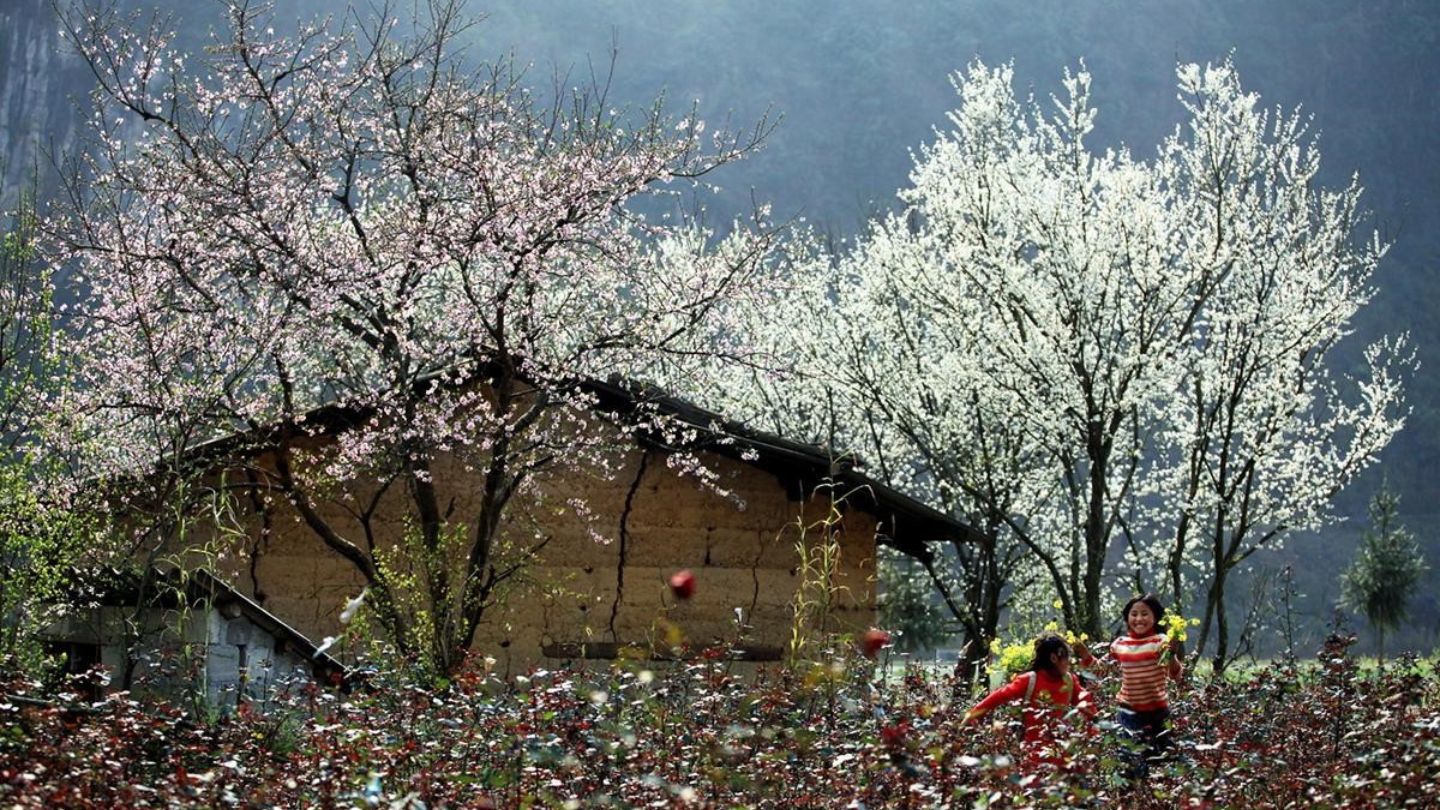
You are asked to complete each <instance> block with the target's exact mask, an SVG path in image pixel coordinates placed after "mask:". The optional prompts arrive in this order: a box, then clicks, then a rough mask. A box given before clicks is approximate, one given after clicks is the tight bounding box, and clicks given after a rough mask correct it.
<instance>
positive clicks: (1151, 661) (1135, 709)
mask: <svg viewBox="0 0 1440 810" xmlns="http://www.w3.org/2000/svg"><path fill="white" fill-rule="evenodd" d="M1164 615H1165V606H1164V605H1163V604H1161V602H1160V600H1159V599H1158V598H1156V597H1155V596H1154V595H1153V594H1146V595H1144V596H1137V597H1135V598H1134V599H1131V600H1130V601H1129V602H1126V603H1125V609H1124V610H1122V611H1121V613H1120V617H1121V620H1122V621H1123V622H1124V623H1125V628H1126V630H1127V631H1128V632H1126V633H1124V634H1123V635H1121V636H1120V637H1119V638H1117V639H1115V640H1114V641H1113V642H1111V643H1110V650H1109V653H1108V654H1107V655H1106V656H1105V659H1103V660H1101V659H1096V658H1095V656H1093V655H1091V654H1090V651H1089V650H1088V649H1086V648H1085V645H1084V644H1083V643H1082V644H1078V645H1076V653H1077V655H1078V658H1079V662H1080V664H1081V666H1087V667H1088V666H1092V665H1095V664H1097V663H1098V664H1099V665H1100V668H1102V669H1105V670H1108V671H1112V672H1113V671H1115V670H1117V669H1118V670H1119V671H1120V695H1119V697H1118V698H1117V701H1116V702H1117V704H1118V708H1119V712H1118V716H1117V717H1116V719H1117V720H1118V721H1119V723H1120V726H1121V727H1122V728H1124V729H1125V730H1126V731H1127V732H1128V733H1129V734H1130V735H1131V736H1132V737H1133V738H1135V739H1136V740H1138V741H1139V742H1140V743H1141V744H1142V745H1143V746H1144V762H1143V763H1141V765H1140V767H1139V768H1138V769H1137V770H1138V771H1139V773H1140V775H1143V774H1144V772H1145V771H1146V770H1147V768H1146V765H1145V763H1148V762H1151V761H1154V760H1156V759H1158V758H1160V757H1161V756H1162V755H1163V754H1164V753H1165V749H1166V748H1167V747H1168V746H1169V744H1170V732H1169V729H1168V728H1167V726H1168V725H1169V720H1170V702H1169V700H1168V699H1167V697H1166V695H1165V687H1166V682H1167V681H1171V680H1179V678H1180V676H1181V675H1182V674H1183V673H1184V665H1183V664H1181V662H1180V655H1178V654H1169V655H1167V654H1166V653H1167V652H1171V653H1173V652H1176V651H1171V650H1170V641H1169V639H1168V638H1166V637H1165V635H1164V634H1163V633H1162V632H1160V617H1161V616H1164Z"/></svg>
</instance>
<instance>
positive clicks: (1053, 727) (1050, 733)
mask: <svg viewBox="0 0 1440 810" xmlns="http://www.w3.org/2000/svg"><path fill="white" fill-rule="evenodd" d="M1017 701H1019V702H1022V703H1023V707H1022V713H1021V721H1022V723H1023V724H1024V729H1025V753H1026V761H1027V762H1028V763H1030V764H1035V763H1038V762H1048V763H1051V764H1055V765H1060V766H1064V765H1065V764H1066V763H1065V758H1064V756H1063V755H1062V753H1061V752H1060V750H1059V749H1060V746H1059V744H1058V743H1059V741H1061V740H1063V739H1064V738H1065V737H1066V736H1068V735H1067V733H1066V732H1067V729H1068V728H1069V727H1070V722H1069V717H1068V715H1070V714H1071V713H1072V712H1074V711H1077V710H1078V711H1079V713H1080V715H1081V716H1083V717H1085V718H1087V719H1088V718H1092V717H1094V716H1095V704H1094V702H1093V701H1092V700H1091V699H1090V693H1089V692H1087V691H1085V687H1084V686H1083V685H1082V684H1081V683H1080V679H1079V678H1078V677H1077V676H1076V675H1075V673H1073V672H1071V671H1070V645H1069V644H1067V643H1065V639H1063V638H1061V637H1060V636H1057V635H1055V634H1053V633H1046V634H1044V635H1042V636H1040V637H1039V638H1037V639H1035V659H1034V661H1033V662H1032V663H1031V664H1030V669H1029V670H1027V671H1025V672H1022V673H1020V674H1019V675H1017V676H1015V678H1014V679H1013V680H1011V681H1010V682H1009V683H1007V684H1005V685H1004V686H1002V687H1000V688H999V689H996V690H995V691H993V692H991V693H990V694H988V695H986V696H985V699H984V700H981V701H980V702H979V703H977V704H975V707H974V708H972V709H971V710H970V711H968V712H966V713H965V722H967V723H973V722H975V720H976V719H978V718H980V717H982V716H984V715H986V714H988V713H989V712H991V711H992V710H994V709H996V708H998V707H999V706H1002V705H1004V704H1006V703H1014V702H1017Z"/></svg>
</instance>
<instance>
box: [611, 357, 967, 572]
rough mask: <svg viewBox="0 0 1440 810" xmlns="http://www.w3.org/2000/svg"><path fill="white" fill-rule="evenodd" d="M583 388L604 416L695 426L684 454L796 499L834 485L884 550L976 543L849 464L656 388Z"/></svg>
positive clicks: (617, 384) (655, 440)
mask: <svg viewBox="0 0 1440 810" xmlns="http://www.w3.org/2000/svg"><path fill="white" fill-rule="evenodd" d="M583 386H584V388H585V389H586V390H588V391H590V392H591V393H593V394H595V395H596V396H597V397H598V399H599V402H600V407H601V408H602V409H605V410H609V411H624V410H627V409H630V408H634V407H638V404H639V403H640V402H642V401H643V402H645V403H647V404H648V405H650V406H651V407H654V408H656V409H658V410H659V411H660V412H661V413H663V414H666V415H668V416H671V417H673V418H675V419H678V420H680V421H682V422H684V423H685V424H687V425H690V426H691V427H693V428H695V429H696V431H697V433H698V438H697V439H696V440H695V442H694V443H693V444H692V445H690V446H689V447H687V448H684V449H688V450H692V451H693V450H705V451H707V452H712V453H716V454H718V455H723V456H727V457H730V458H733V459H736V460H738V461H741V462H743V463H745V464H749V465H752V466H755V467H758V468H760V469H763V470H766V471H767V472H770V473H771V474H773V475H775V477H777V478H778V479H780V481H781V483H782V484H783V485H784V486H785V487H786V490H787V491H788V492H789V493H790V495H791V496H792V497H796V498H799V497H804V496H805V495H807V494H808V493H810V492H813V491H815V489H816V488H817V487H821V486H825V485H827V484H828V485H830V486H832V487H833V488H834V490H835V491H836V493H837V495H845V497H846V500H847V502H849V503H851V504H853V505H855V506H857V507H859V508H861V509H864V510H866V511H868V512H870V513H871V514H874V515H875V516H876V517H877V518H879V519H880V531H881V536H880V540H881V542H882V543H884V544H885V545H888V546H890V547H892V548H895V549H897V550H899V551H901V552H904V553H906V554H909V555H910V556H912V557H916V558H917V559H925V560H928V559H931V558H932V557H933V552H932V551H931V550H930V548H929V547H928V545H927V544H928V543H930V542H933V541H937V540H961V541H970V540H974V539H978V537H979V534H978V532H977V531H976V530H975V529H974V528H973V527H971V526H969V525H967V524H965V523H963V522H961V521H959V520H956V519H954V518H952V517H950V516H949V515H946V514H945V513H943V512H941V511H939V510H937V509H935V508H933V507H931V506H929V505H927V504H924V503H922V502H920V501H918V500H916V499H914V498H912V497H910V496H908V495H905V494H904V493H902V492H900V491H898V490H896V489H894V488H893V487H890V486H887V485H885V484H883V483H881V482H879V481H876V480H875V479H873V478H871V477H870V476H868V475H865V474H864V473H862V472H860V471H858V470H856V469H855V466H854V461H853V459H852V458H850V457H838V458H837V457H836V456H835V455H834V454H833V453H830V452H828V451H826V450H825V449H824V448H821V447H817V446H815V445H812V444H805V443H803V442H797V441H795V440H793V439H787V438H785V437H783V436H780V435H777V434H774V433H768V432H765V431H762V430H756V429H754V428H751V427H748V426H746V425H744V424H741V423H740V422H736V421H734V420H731V419H726V418H725V417H723V416H721V415H720V414H718V413H715V412H713V411H709V410H706V409H704V408H701V407H700V406H698V405H695V404H694V403H691V402H688V401H686V400H683V399H680V398H678V397H674V396H670V395H669V394H667V393H665V392H663V391H660V390H659V389H656V388H653V387H646V386H638V385H636V384H635V383H633V382H630V381H624V380H611V381H600V380H589V381H586V382H585V383H583ZM641 441H642V442H645V443H647V444H649V445H650V446H653V447H656V448H658V449H666V450H675V449H679V448H674V447H668V446H666V445H665V444H664V442H663V439H662V438H661V437H658V436H654V435H642V436H641Z"/></svg>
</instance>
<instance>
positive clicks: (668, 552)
mask: <svg viewBox="0 0 1440 810" xmlns="http://www.w3.org/2000/svg"><path fill="white" fill-rule="evenodd" d="M586 385H587V386H588V387H589V389H590V391H591V392H592V393H593V394H594V395H595V402H596V403H597V404H596V409H597V410H599V411H602V412H606V413H608V414H611V415H614V414H621V413H624V412H625V411H626V410H627V409H629V408H631V407H632V406H633V405H634V404H635V396H636V395H635V394H634V393H632V390H633V389H632V388H630V387H626V386H622V385H619V384H616V383H611V382H601V381H590V382H587V383H586ZM646 396H647V404H648V405H649V406H650V407H654V408H656V409H658V410H659V411H660V412H661V413H663V414H665V415H666V417H667V418H671V419H675V420H680V421H681V422H683V423H684V424H686V425H689V426H691V427H692V428H693V431H691V432H692V435H693V436H694V439H693V442H691V448H690V449H691V451H692V452H694V453H696V454H697V455H698V457H699V458H700V459H701V460H702V461H703V462H704V464H705V466H706V467H707V468H708V469H709V470H711V471H713V473H714V476H715V478H714V480H715V482H717V484H718V485H719V486H718V487H717V486H712V487H705V486H700V485H698V484H697V482H696V480H695V478H694V477H692V476H688V475H685V474H683V473H681V472H677V471H676V470H675V469H673V468H672V467H671V466H670V465H668V464H667V463H666V461H667V456H668V455H669V454H670V453H672V452H674V448H672V447H667V446H665V443H664V442H662V441H659V440H651V439H650V438H648V437H647V436H645V435H644V434H642V435H641V437H640V438H639V439H634V440H632V441H631V442H630V443H629V444H627V445H626V446H625V448H622V449H620V450H619V451H617V464H616V465H613V469H612V470H611V472H610V474H608V475H600V474H586V473H584V472H575V471H573V470H572V471H570V472H567V473H564V474H563V475H558V476H557V475H551V477H550V478H548V479H544V480H542V481H541V483H540V486H541V487H542V488H544V489H546V490H548V491H550V492H552V493H562V494H566V495H573V496H578V497H582V498H583V499H584V500H585V502H586V503H587V504H588V505H589V509H590V512H591V516H590V519H589V522H588V523H587V522H585V521H582V520H581V519H579V518H578V517H576V516H575V515H573V514H570V513H569V512H567V511H566V510H560V509H555V508H554V501H553V500H551V501H550V502H548V503H547V504H546V505H544V506H543V508H542V507H534V506H533V505H531V504H527V503H520V502H517V503H512V504H511V506H510V508H509V509H510V511H509V512H507V520H508V521H509V524H514V525H515V526H517V527H524V528H516V529H515V530H516V531H534V527H535V526H542V527H543V531H544V532H545V534H546V535H547V537H548V542H547V543H546V545H545V547H544V549H543V551H542V552H541V553H540V556H539V557H538V564H534V565H531V566H530V567H529V569H528V571H527V576H526V577H525V578H524V581H523V583H520V584H517V585H516V586H515V587H513V588H512V589H511V590H510V592H509V593H508V594H507V596H506V598H505V600H504V601H503V602H502V603H501V604H499V605H497V606H496V607H493V608H491V609H489V610H487V611H486V613H485V615H484V621H483V624H482V625H481V627H480V628H479V630H478V632H477V634H476V637H475V641H474V643H473V644H472V649H473V650H475V651H476V652H479V653H483V654H484V655H486V656H490V657H493V658H495V659H496V661H497V666H499V667H501V668H508V669H510V670H519V669H522V668H524V667H527V666H531V665H537V664H544V663H545V662H547V661H551V662H554V661H557V660H561V659H571V658H577V657H585V658H608V657H614V656H616V655H624V654H629V653H630V652H633V651H634V650H637V649H639V650H649V651H652V652H653V650H654V649H655V647H654V642H656V641H657V637H659V636H661V635H663V636H664V637H665V639H664V640H665V641H666V642H667V643H668V642H669V641H674V640H675V639H676V638H682V639H683V641H684V642H685V643H686V644H687V645H690V646H692V647H703V646H706V645H710V644H713V643H715V642H725V643H729V644H733V645H735V648H736V650H738V653H737V654H739V655H742V656H744V657H747V658H750V659H752V660H775V659H778V658H779V657H780V656H781V654H782V651H783V647H784V645H785V643H786V641H787V639H788V638H789V636H790V631H791V624H792V618H793V615H794V611H793V607H794V600H795V595H796V593H797V589H798V588H799V587H800V585H801V584H802V582H804V581H805V580H806V578H807V576H809V577H812V578H813V577H814V576H815V575H816V568H815V562H816V558H815V556H814V553H813V552H814V550H815V549H816V548H817V544H818V543H819V542H820V541H821V540H822V539H824V538H827V537H828V538H831V540H832V541H833V546H832V547H833V548H834V549H836V550H838V552H839V553H838V556H836V557H835V558H834V559H833V566H832V568H833V570H831V571H830V572H829V575H830V576H831V577H832V579H831V580H830V581H831V584H833V586H834V587H833V589H832V591H833V594H834V599H833V602H832V603H831V604H830V606H829V609H828V611H827V613H826V615H825V619H824V621H825V622H826V623H827V624H829V625H830V627H831V628H833V629H837V630H842V631H843V630H854V629H859V628H864V627H866V626H868V625H870V624H872V623H873V622H874V621H875V577H874V574H875V560H876V547H877V543H879V544H886V545H889V546H892V547H894V548H897V549H899V550H901V551H904V552H906V553H909V554H912V555H917V556H923V555H927V554H928V553H929V552H928V550H927V546H928V545H929V544H930V543H931V542H932V541H940V540H946V539H950V538H952V537H955V536H957V535H960V536H965V535H966V534H967V533H968V532H970V531H971V530H970V529H969V528H968V527H966V526H964V525H963V524H960V523H957V522H956V521H954V520H951V519H949V518H948V517H947V516H945V515H943V514H941V513H940V512H938V511H936V510H934V509H932V508H930V507H928V506H926V505H924V504H922V503H919V502H917V501H915V500H913V499H911V498H908V497H906V496H904V495H902V494H900V493H899V492H896V491H894V490H892V489H890V488H888V487H886V486H884V485H881V484H880V483H878V482H876V481H874V480H871V479H870V478H868V477H866V476H865V475H863V474H862V473H860V472H858V471H857V470H855V469H852V468H851V467H850V466H849V465H847V464H844V463H837V462H836V461H835V460H834V459H832V458H831V457H830V456H829V455H827V454H826V453H825V452H824V451H823V450H822V449H820V448H817V447H814V446H809V445H805V444H802V443H798V442H794V441H791V440H788V439H785V438H784V437H780V436H776V435H771V434H767V433H763V432H759V431H755V430H750V429H747V428H745V427H743V426H741V425H738V424H735V423H732V422H728V421H726V420H725V419H723V418H722V417H720V416H719V415H717V414H714V413H710V412H707V411H704V410H702V409H700V408H697V407H695V406H693V405H691V404H689V403H687V402H685V401H682V400H679V399H676V398H673V397H667V396H657V395H656V394H655V393H654V392H650V393H648V394H647V395H646ZM344 421H345V420H343V419H338V418H335V417H334V415H333V414H332V415H327V414H325V413H321V412H317V413H316V414H314V415H313V418H311V419H310V420H309V422H310V424H311V425H312V426H313V425H329V427H326V428H325V429H323V430H316V429H314V428H313V427H312V428H311V432H310V433H309V434H307V437H306V438H305V440H306V441H309V442H312V443H318V444H323V443H325V442H330V441H334V440H335V437H336V436H337V435H338V434H339V432H340V431H343V430H344ZM265 463H266V461H265V459H264V458H263V457H259V458H250V459H248V460H247V461H246V464H247V465H248V466H249V467H250V468H252V469H254V468H255V467H256V466H257V465H264V464H265ZM435 469H436V475H435V478H436V480H437V481H438V480H440V479H441V478H442V476H443V478H444V480H446V481H447V482H449V483H448V484H447V485H448V486H450V487H451V488H452V489H453V491H455V492H456V493H458V494H457V495H455V497H462V498H463V497H464V491H465V489H466V487H467V486H472V485H474V484H475V479H474V476H473V474H469V473H467V472H466V471H465V470H464V469H462V468H460V466H459V465H450V466H449V468H447V462H446V460H445V459H444V458H441V459H438V460H437V463H436V465H435ZM467 475H468V476H470V477H469V478H467ZM237 477H238V476H237ZM467 481H469V482H470V483H468V484H467ZM347 486H350V487H351V488H354V487H364V486H365V484H364V482H358V483H357V482H350V483H349V484H348V485H347ZM717 489H720V490H723V491H724V493H725V494H720V493H719V492H717ZM350 494H351V495H352V496H354V495H355V493H354V492H352V493H350ZM365 497H369V493H366V494H365ZM388 497H390V496H389V495H387V494H385V493H383V492H376V493H374V498H375V501H374V502H375V503H376V504H378V509H379V510H380V511H381V512H383V511H384V508H385V502H386V501H385V499H386V498H388ZM447 497H449V496H447ZM319 508H321V509H326V510H328V513H327V515H326V517H327V519H329V520H332V521H335V522H336V523H338V524H342V525H343V524H344V523H345V522H346V521H347V520H348V519H349V517H348V516H347V514H346V509H345V507H343V506H342V505H340V504H328V505H327V504H321V505H320V507H319ZM401 523H402V521H401V520H400V519H396V520H395V521H393V522H391V523H389V524H386V523H385V522H384V521H380V522H379V523H377V524H376V525H378V526H380V527H381V529H380V530H379V531H378V532H375V531H372V532H371V533H372V534H378V535H379V536H378V537H377V538H376V541H375V542H377V543H380V544H383V543H388V542H394V539H395V538H394V535H396V534H398V533H399V532H401V531H403V526H402V525H401ZM235 524H236V525H237V526H238V527H239V529H238V531H237V530H231V531H229V532H227V533H226V535H225V543H226V544H227V547H226V548H225V549H224V550H223V553H221V554H220V555H219V558H220V560H221V562H220V563H219V564H218V566H219V567H218V568H217V574H218V575H219V576H220V577H221V578H223V579H224V580H225V581H226V582H227V583H228V584H229V586H231V587H233V588H234V589H235V590H236V591H237V592H238V593H241V594H243V595H244V596H245V597H246V598H247V599H249V600H252V601H253V602H254V603H255V604H256V605H258V606H261V607H263V609H265V610H266V611H268V612H270V613H273V614H274V615H276V616H279V617H282V618H283V619H284V620H285V621H286V622H287V623H288V624H289V625H291V626H293V627H294V628H296V630H297V631H298V632H299V633H302V634H304V635H306V636H308V637H310V638H316V639H322V638H327V637H330V636H334V635H337V634H338V633H339V631H340V629H341V621H340V614H341V612H342V610H343V609H344V607H345V605H346V604H347V601H348V600H351V599H353V598H355V597H356V596H357V595H358V594H359V593H361V591H362V589H363V588H364V581H363V579H362V578H361V576H360V575H359V573H358V572H357V571H356V569H355V568H354V566H352V565H351V564H350V563H349V562H347V561H346V560H344V559H342V558H341V557H340V555H339V554H337V553H336V552H334V551H332V550H330V549H329V548H328V547H327V546H326V545H325V544H324V543H323V542H322V541H321V540H320V539H319V538H318V537H317V536H315V535H314V533H313V532H312V531H311V530H310V529H309V528H308V527H307V526H306V525H305V523H304V522H303V521H301V520H299V519H298V518H297V516H296V515H295V514H294V508H293V507H292V506H290V505H288V504H286V503H285V502H283V501H278V502H275V503H271V504H269V505H268V506H266V507H265V508H264V509H263V510H262V509H247V508H246V507H245V506H244V503H243V502H242V503H241V505H240V508H239V510H238V512H237V514H236V516H235ZM509 524H507V525H509ZM387 532H389V533H390V535H391V536H388V537H387V536H384V535H385V534H386V533H387ZM597 534H598V535H599V538H598V539H597ZM802 548H803V549H805V550H807V555H806V556H807V557H808V558H809V559H808V566H807V560H806V559H803V558H802ZM681 569H689V570H691V571H692V572H694V575H695V578H696V590H695V594H694V596H693V598H691V599H688V600H683V601H681V600H676V599H675V598H674V597H673V595H672V594H671V593H670V592H669V589H668V588H667V586H666V581H667V578H668V577H669V576H670V575H671V574H673V573H674V572H676V571H677V570H681ZM807 571H808V574H807ZM337 649H340V650H343V649H344V647H343V645H341V647H339V648H337ZM342 657H343V654H342Z"/></svg>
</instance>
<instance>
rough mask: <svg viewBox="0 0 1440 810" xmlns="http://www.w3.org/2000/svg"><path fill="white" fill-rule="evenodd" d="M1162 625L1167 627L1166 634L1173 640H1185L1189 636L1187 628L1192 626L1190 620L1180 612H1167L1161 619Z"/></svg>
mask: <svg viewBox="0 0 1440 810" xmlns="http://www.w3.org/2000/svg"><path fill="white" fill-rule="evenodd" d="M1160 626H1161V627H1163V628H1164V629H1165V636H1166V638H1169V639H1170V641H1171V642H1183V641H1185V639H1186V637H1187V636H1186V634H1185V628H1187V627H1189V626H1190V620H1187V619H1186V618H1185V617H1184V616H1181V615H1180V614H1178V613H1167V614H1165V617H1164V618H1162V619H1161V620H1160Z"/></svg>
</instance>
